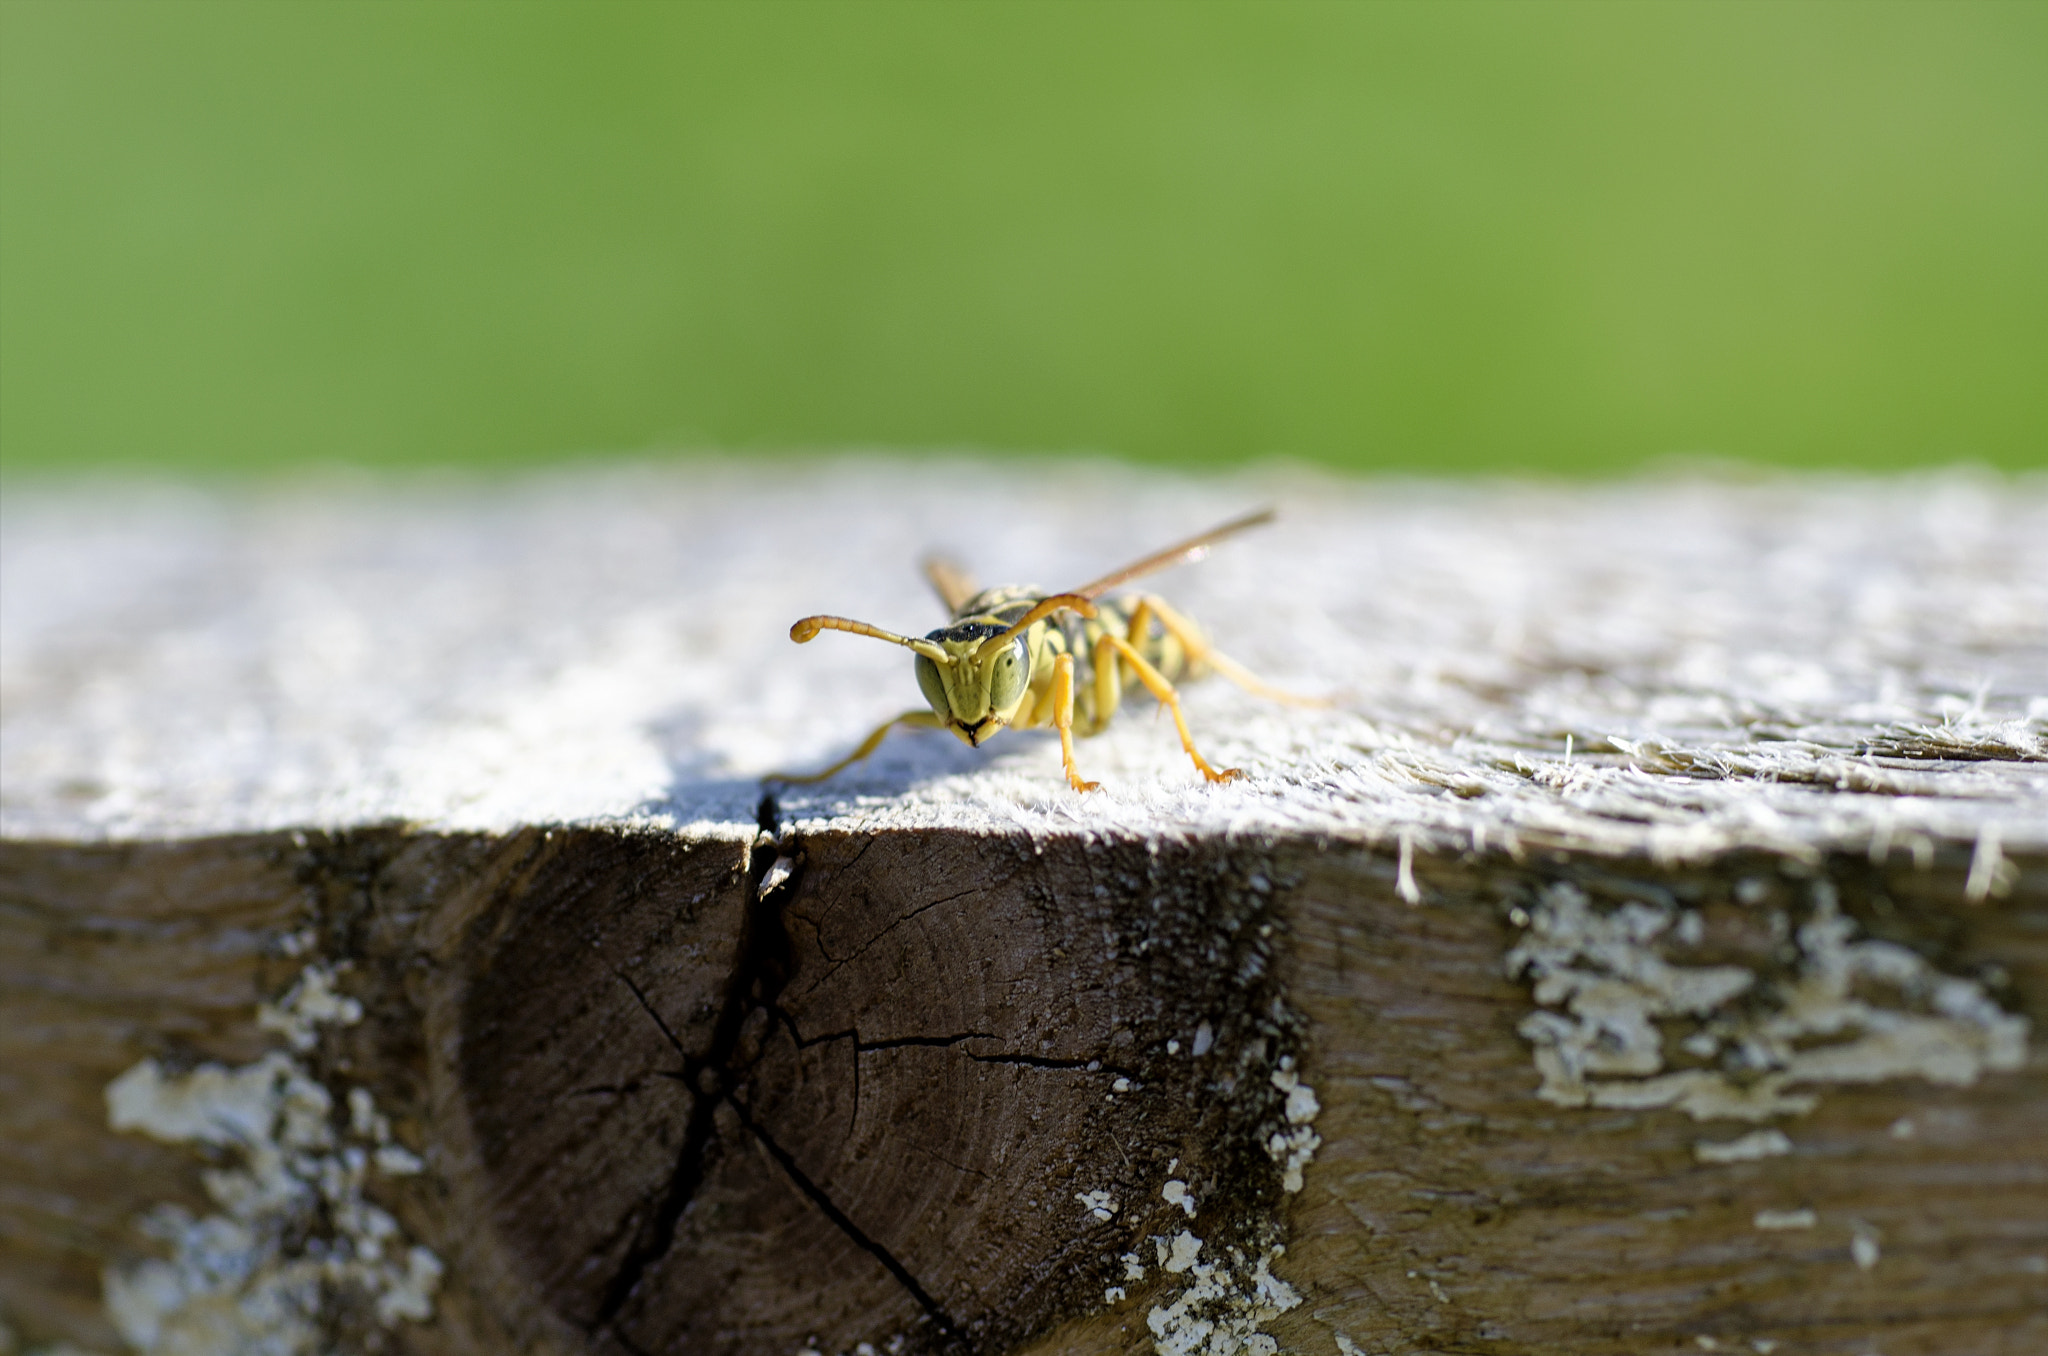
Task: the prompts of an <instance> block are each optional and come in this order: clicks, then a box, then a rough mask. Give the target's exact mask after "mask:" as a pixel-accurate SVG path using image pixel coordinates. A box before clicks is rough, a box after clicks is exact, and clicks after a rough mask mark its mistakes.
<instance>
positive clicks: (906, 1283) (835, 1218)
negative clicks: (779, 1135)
mask: <svg viewBox="0 0 2048 1356" xmlns="http://www.w3.org/2000/svg"><path fill="white" fill-rule="evenodd" d="M725 1103H726V1105H727V1106H729V1107H731V1108H732V1109H733V1111H734V1113H735V1114H736V1115H738V1116H739V1118H740V1124H742V1125H744V1126H745V1127H746V1128H747V1130H748V1131H749V1132H750V1133H751V1134H752V1135H753V1136H754V1138H755V1140H757V1141H758V1142H759V1143H760V1145H761V1147H762V1148H763V1149H766V1150H767V1151H768V1156H769V1157H770V1158H773V1159H774V1160H775V1161H776V1163H777V1164H778V1165H779V1166H780V1167H781V1168H782V1171H783V1172H784V1173H785V1174H787V1175H788V1177H789V1180H790V1182H791V1183H792V1184H793V1185H794V1186H795V1187H796V1189H797V1190H798V1191H801V1192H802V1193H803V1194H804V1196H805V1197H806V1198H807V1199H808V1200H809V1201H810V1202H811V1204H812V1205H815V1206H816V1207H817V1208H818V1211H819V1213H820V1214H822V1215H824V1216H825V1218H826V1219H829V1220H831V1221H832V1224H833V1226H834V1227H836V1228H837V1229H838V1230H839V1231H840V1232H841V1233H843V1234H845V1235H846V1237H847V1239H848V1240H849V1241H850V1242H852V1243H853V1244H854V1245H855V1246H856V1247H859V1248H860V1249H861V1250H862V1251H864V1252H866V1253H867V1254H868V1255H869V1256H871V1257H873V1258H874V1259H875V1260H876V1261H877V1262H880V1263H881V1264H882V1267H883V1269H884V1270H886V1271H887V1272H888V1273H889V1274H890V1275H891V1276H893V1277H895V1278H896V1283H897V1284H898V1285H901V1286H902V1287H903V1289H904V1290H905V1291H906V1292H907V1293H908V1294H909V1295H910V1297H911V1298H912V1299H914V1300H916V1301H917V1305H918V1307H919V1308H920V1309H923V1310H924V1312H925V1317H926V1318H928V1319H930V1320H931V1324H932V1326H933V1327H934V1328H936V1329H938V1330H939V1332H940V1333H941V1334H942V1335H943V1336H944V1337H945V1338H946V1339H947V1342H948V1345H949V1346H951V1347H952V1348H954V1349H956V1350H964V1349H965V1345H966V1344H965V1339H964V1337H963V1336H962V1334H961V1332H960V1329H959V1328H958V1326H956V1325H955V1324H954V1322H953V1320H952V1319H951V1318H950V1317H948V1316H947V1314H946V1311H945V1309H944V1308H943V1307H941V1306H940V1304H939V1302H938V1301H937V1300H936V1299H934V1298H932V1295H931V1292H930V1291H928V1290H926V1289H925V1288H924V1287H923V1286H922V1285H920V1284H918V1280H917V1277H916V1276H914V1275H912V1274H911V1272H910V1268H908V1267H906V1266H904V1265H903V1263H902V1262H900V1261H898V1260H897V1258H896V1256H895V1254H893V1253H891V1252H890V1251H889V1250H888V1249H887V1248H885V1247H883V1246H882V1245H881V1244H880V1243H878V1242H876V1241H875V1240H874V1239H873V1238H870V1237H869V1236H868V1234H867V1232H866V1231H865V1230H863V1229H862V1228H861V1227H860V1226H859V1225H858V1224H855V1223H854V1222H853V1218H852V1217H851V1216H850V1215H848V1214H847V1213H846V1212H845V1211H844V1210H842V1209H840V1208H839V1206H838V1205H837V1204H836V1203H834V1201H833V1200H832V1198H831V1196H830V1195H828V1194H827V1193H826V1191H825V1189H824V1188H823V1187H821V1186H819V1185H818V1184H817V1183H816V1182H813V1181H812V1180H811V1179H810V1178H809V1177H808V1176H806V1175H805V1173H804V1171H803V1169H802V1168H799V1167H798V1166H797V1164H796V1159H795V1157H794V1156H792V1155H791V1154H790V1152H789V1151H788V1150H787V1149H785V1148H783V1147H782V1146H781V1145H780V1144H777V1143H776V1142H775V1138H774V1136H772V1135H770V1134H769V1133H768V1132H767V1130H765V1129H764V1128H762V1127H761V1125H760V1124H758V1123H757V1122H756V1121H755V1120H754V1118H753V1116H752V1115H751V1114H750V1113H749V1112H748V1110H747V1107H746V1104H745V1103H743V1102H741V1101H740V1100H739V1099H738V1098H736V1097H730V1096H728V1097H727V1098H726V1099H725Z"/></svg>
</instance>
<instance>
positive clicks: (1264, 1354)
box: [1145, 1232, 1301, 1356]
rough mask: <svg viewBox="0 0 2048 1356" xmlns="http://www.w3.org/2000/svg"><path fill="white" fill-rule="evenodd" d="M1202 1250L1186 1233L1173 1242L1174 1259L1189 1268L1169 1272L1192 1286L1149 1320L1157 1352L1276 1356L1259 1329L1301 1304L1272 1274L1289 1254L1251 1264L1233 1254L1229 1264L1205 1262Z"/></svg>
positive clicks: (1270, 1253)
mask: <svg viewBox="0 0 2048 1356" xmlns="http://www.w3.org/2000/svg"><path fill="white" fill-rule="evenodd" d="M1183 1240H1187V1243H1186V1244H1183ZM1201 1246H1202V1241H1201V1240H1200V1239H1198V1238H1195V1237H1194V1236H1193V1235H1192V1234H1188V1233H1185V1232H1183V1233H1181V1234H1179V1235H1177V1236H1176V1237H1175V1239H1174V1248H1175V1253H1174V1257H1175V1259H1176V1260H1179V1259H1180V1258H1181V1257H1182V1256H1183V1255H1185V1256H1186V1265H1185V1266H1183V1267H1178V1268H1176V1267H1175V1266H1173V1265H1172V1264H1171V1263H1169V1264H1168V1267H1167V1269H1168V1270H1169V1271H1179V1272H1181V1273H1183V1274H1186V1275H1187V1276H1188V1277H1189V1278H1190V1281H1191V1283H1190V1284H1189V1285H1188V1286H1187V1287H1186V1288H1185V1289H1183V1290H1182V1291H1181V1292H1180V1293H1179V1294H1178V1295H1176V1296H1174V1298H1173V1300H1172V1301H1171V1302H1170V1303H1165V1304H1156V1305H1154V1306H1153V1307H1152V1310H1151V1312H1150V1313H1148V1314H1147V1315H1146V1316H1145V1324H1146V1326H1147V1327H1148V1328H1150V1329H1151V1331H1152V1350H1153V1351H1154V1352H1155V1353H1157V1356H1275V1353H1277V1352H1278V1351H1279V1350H1280V1344H1279V1343H1278V1342H1276V1341H1275V1340H1274V1339H1273V1338H1272V1337H1271V1336H1270V1335H1268V1334H1267V1333H1265V1332H1262V1331H1261V1330H1260V1329H1261V1327H1262V1326H1263V1325H1264V1324H1265V1323H1267V1322H1269V1321H1271V1320H1272V1319H1275V1318H1278V1317H1279V1316H1280V1315H1281V1314H1284V1313H1286V1312H1287V1311H1288V1310H1289V1309H1292V1308H1295V1307H1296V1306H1297V1305H1299V1304H1300V1303H1301V1295H1300V1293H1299V1292H1298V1291H1296V1290H1295V1288H1294V1287H1293V1286H1291V1285H1289V1284H1288V1283H1287V1282H1285V1281H1283V1280H1281V1279H1280V1278H1279V1277H1277V1276H1275V1275H1274V1274H1273V1272H1272V1265H1273V1263H1274V1262H1275V1261H1276V1260H1278V1259H1279V1258H1280V1257H1281V1256H1282V1255H1283V1254H1284V1253H1285V1252H1286V1251H1287V1250H1286V1249H1285V1248H1284V1247H1281V1246H1279V1245H1277V1244H1276V1245H1274V1246H1273V1247H1270V1248H1267V1249H1266V1250H1265V1251H1264V1252H1263V1253H1262V1254H1261V1255H1260V1256H1259V1258H1258V1259H1257V1260H1256V1261H1247V1259H1246V1258H1245V1256H1244V1254H1243V1253H1241V1252H1239V1251H1238V1250H1237V1249H1235V1248H1232V1249H1230V1250H1229V1260H1228V1261H1227V1262H1204V1261H1202V1260H1200V1258H1199V1256H1198V1254H1199V1253H1200V1250H1201Z"/></svg>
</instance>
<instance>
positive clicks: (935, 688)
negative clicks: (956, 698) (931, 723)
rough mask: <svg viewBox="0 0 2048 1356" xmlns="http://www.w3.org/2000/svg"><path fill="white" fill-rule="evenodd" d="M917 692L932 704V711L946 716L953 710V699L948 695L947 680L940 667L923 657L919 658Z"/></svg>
mask: <svg viewBox="0 0 2048 1356" xmlns="http://www.w3.org/2000/svg"><path fill="white" fill-rule="evenodd" d="M917 690H918V691H920V692H922V693H924V699H925V700H926V701H928V702H930V703H931V706H932V710H934V711H936V712H938V713H939V714H940V715H942V716H943V715H946V714H948V713H949V712H951V711H952V709H953V703H952V699H951V698H949V697H948V696H947V695H946V680H945V677H944V675H942V674H941V673H940V672H939V666H938V665H937V664H934V663H933V662H932V661H931V660H929V659H926V658H925V657H924V656H923V655H919V656H918V657H917Z"/></svg>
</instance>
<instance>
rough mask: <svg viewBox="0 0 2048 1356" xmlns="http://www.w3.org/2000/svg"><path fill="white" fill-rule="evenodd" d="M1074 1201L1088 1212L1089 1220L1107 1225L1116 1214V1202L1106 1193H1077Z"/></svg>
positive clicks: (1097, 1191) (1098, 1191)
mask: <svg viewBox="0 0 2048 1356" xmlns="http://www.w3.org/2000/svg"><path fill="white" fill-rule="evenodd" d="M1074 1199H1075V1200H1077V1201H1079V1202H1080V1203H1081V1208H1082V1209H1083V1210H1085V1211H1087V1212H1088V1214H1089V1217H1090V1218H1092V1219H1095V1220H1097V1221H1100V1222H1103V1223H1107V1222H1108V1221H1109V1220H1110V1219H1111V1217H1113V1216H1114V1215H1115V1214H1116V1209H1117V1206H1116V1201H1115V1199H1114V1198H1112V1197H1111V1196H1110V1194H1109V1193H1108V1192H1107V1191H1102V1190H1096V1191H1077V1192H1075V1193H1074Z"/></svg>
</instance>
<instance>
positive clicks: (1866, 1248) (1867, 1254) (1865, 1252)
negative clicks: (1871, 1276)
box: [1849, 1220, 1883, 1271]
mask: <svg viewBox="0 0 2048 1356" xmlns="http://www.w3.org/2000/svg"><path fill="white" fill-rule="evenodd" d="M1881 1256H1883V1252H1882V1250H1881V1249H1880V1248H1879V1247H1878V1243H1877V1230H1875V1229H1873V1228H1871V1227H1870V1226H1869V1225H1868V1224H1865V1223H1864V1222H1863V1221H1861V1220H1857V1221H1856V1222H1855V1223H1853V1224H1851V1225H1850V1226H1849V1258H1850V1260H1851V1261H1853V1262H1855V1263H1856V1269H1857V1270H1858V1271H1869V1270H1870V1269H1871V1268H1872V1267H1874V1266H1876V1265H1877V1260H1878V1258H1879V1257H1881Z"/></svg>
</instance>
